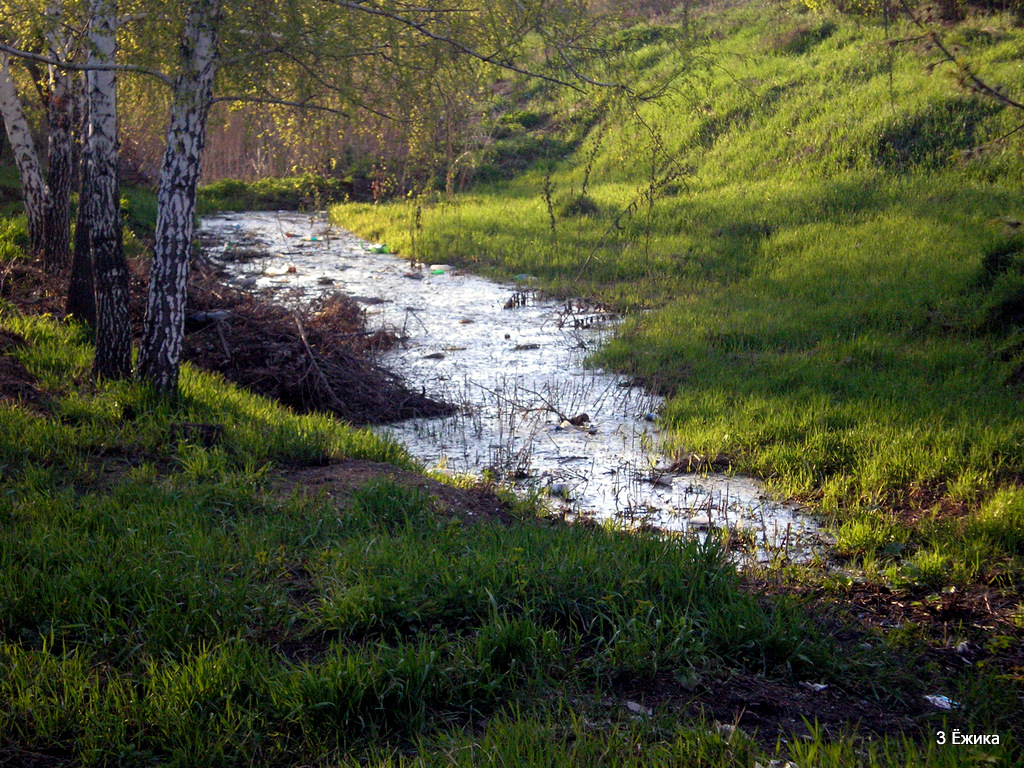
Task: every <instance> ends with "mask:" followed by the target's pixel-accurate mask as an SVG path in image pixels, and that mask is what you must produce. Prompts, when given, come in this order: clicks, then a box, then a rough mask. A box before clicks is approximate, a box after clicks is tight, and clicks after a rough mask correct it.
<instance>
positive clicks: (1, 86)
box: [0, 54, 45, 253]
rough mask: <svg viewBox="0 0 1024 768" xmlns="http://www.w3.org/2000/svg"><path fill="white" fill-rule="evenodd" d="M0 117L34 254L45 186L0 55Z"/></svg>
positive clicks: (38, 243) (38, 244) (37, 247)
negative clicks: (4, 129) (14, 168)
mask: <svg viewBox="0 0 1024 768" xmlns="http://www.w3.org/2000/svg"><path fill="white" fill-rule="evenodd" d="M0 117H2V118H3V121H4V128H6V130H7V138H8V140H9V141H10V142H11V150H12V151H13V152H14V163H15V165H16V166H17V168H18V178H19V180H20V181H21V199H22V200H23V201H24V203H25V215H26V216H27V217H28V239H29V248H30V249H31V251H32V252H33V253H41V252H42V250H43V199H44V195H45V192H44V190H45V183H44V182H43V171H42V168H40V166H39V156H38V155H37V154H36V145H35V143H34V142H33V140H32V132H31V130H30V129H29V126H28V121H27V120H26V119H25V112H24V110H23V109H22V106H21V99H20V98H19V97H18V89H17V87H16V86H15V84H14V78H13V77H12V76H11V70H10V67H9V66H8V57H7V56H6V55H5V54H0Z"/></svg>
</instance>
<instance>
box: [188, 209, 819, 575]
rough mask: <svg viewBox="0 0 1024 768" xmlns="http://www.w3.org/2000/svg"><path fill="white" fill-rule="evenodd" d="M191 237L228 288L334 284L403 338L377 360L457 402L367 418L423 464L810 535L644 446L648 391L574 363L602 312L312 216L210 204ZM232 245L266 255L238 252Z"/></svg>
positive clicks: (769, 539)
mask: <svg viewBox="0 0 1024 768" xmlns="http://www.w3.org/2000/svg"><path fill="white" fill-rule="evenodd" d="M200 233H201V235H202V236H203V237H204V238H205V239H206V240H207V241H209V242H212V243H213V245H210V246H209V250H208V252H207V253H208V256H210V257H211V258H212V259H213V260H215V261H218V262H221V263H223V265H224V266H225V268H227V269H228V271H229V272H230V274H231V275H232V277H233V279H234V280H235V282H236V284H238V285H241V286H244V287H246V288H249V289H252V290H262V289H269V290H273V291H280V292H282V293H288V294H289V295H294V292H295V291H301V292H302V294H303V295H305V296H307V297H309V296H315V295H319V294H321V293H323V292H324V291H325V290H341V291H343V292H345V293H347V294H349V295H351V296H353V297H355V298H356V299H357V300H358V301H359V302H360V304H361V305H362V306H363V307H364V308H365V311H366V314H367V319H368V323H369V325H370V327H385V328H388V329H391V330H393V331H394V332H396V333H397V334H398V335H399V336H400V337H401V338H402V339H403V343H402V344H400V345H398V346H396V348H395V349H394V350H392V351H389V352H387V353H385V354H383V355H382V357H381V359H380V362H381V363H382V364H383V365H385V366H386V367H388V368H390V369H392V370H393V371H395V372H397V373H399V374H401V375H402V376H403V377H404V378H405V379H406V380H407V381H408V382H409V384H410V385H411V386H422V387H423V388H424V389H425V391H426V394H427V395H429V396H431V397H434V398H435V399H440V400H445V401H447V402H450V403H453V404H455V405H457V406H459V412H458V413H457V414H456V415H454V416H451V417H446V418H433V419H412V420H408V421H404V422H399V423H396V424H392V425H389V426H387V427H382V428H380V429H381V430H382V431H384V432H387V433H389V434H391V435H393V436H394V437H396V438H397V439H398V440H400V441H401V442H403V443H404V444H405V445H406V446H408V449H409V450H410V452H411V453H412V454H413V455H415V456H416V457H417V458H419V459H420V460H421V461H423V462H424V463H425V464H426V465H427V466H428V467H435V468H441V469H443V470H445V471H448V472H454V473H470V474H473V475H480V474H482V473H483V472H485V471H489V472H490V473H491V474H492V475H493V476H495V477H498V478H500V479H502V480H505V481H509V482H514V483H515V484H516V487H517V488H520V489H523V490H524V491H529V490H531V489H534V490H537V491H539V492H542V493H546V494H548V495H549V496H550V498H551V501H552V503H553V505H554V506H556V507H560V508H562V509H564V510H565V511H566V512H567V513H568V514H570V515H573V516H594V517H596V518H598V519H608V518H612V519H615V520H617V521H621V522H622V523H624V524H627V525H631V526H635V525H643V524H646V525H652V526H656V527H658V528H661V529H664V530H674V531H680V530H700V531H703V530H707V529H709V528H728V529H729V530H733V531H734V532H736V531H739V532H740V533H742V534H744V536H743V537H742V538H743V540H746V541H749V542H757V543H758V544H764V545H768V546H776V547H785V548H786V549H787V550H790V549H792V553H793V554H794V555H795V556H799V555H801V554H804V555H806V553H807V552H808V551H809V546H810V543H812V542H814V541H815V540H817V538H818V532H817V528H816V526H815V525H814V523H813V521H811V520H810V518H808V517H806V516H804V515H802V514H800V512H799V509H798V508H797V507H796V506H795V505H792V504H783V503H778V502H775V501H772V500H771V499H769V498H767V497H766V496H765V495H764V493H763V492H762V490H761V489H760V487H759V486H758V485H757V483H756V482H755V481H753V480H750V479H746V478H740V477H735V476H726V475H716V474H710V475H704V474H694V473H678V472H671V471H668V469H667V468H668V467H669V465H670V462H669V461H668V458H667V457H665V456H663V455H661V454H659V453H658V450H657V448H658V443H659V439H658V431H657V413H658V410H659V407H660V405H661V401H660V399H659V398H657V397H656V396H654V395H651V394H650V393H647V392H645V391H644V390H643V389H641V388H640V387H637V386H633V385H632V383H631V382H630V381H629V380H628V379H626V378H625V377H623V376H620V375H618V374H614V373H608V372H605V371H602V370H600V369H593V368H587V367H585V364H584V363H585V360H586V357H587V355H588V354H589V353H591V352H592V351H593V350H595V349H596V348H597V347H598V346H599V345H600V344H601V342H602V340H603V338H604V337H605V335H606V334H608V333H611V332H612V331H613V329H614V326H615V323H616V322H617V320H618V318H617V317H615V316H614V315H612V314H610V313H608V312H605V311H602V310H601V309H600V308H596V307H588V306H586V305H585V304H583V303H581V302H569V303H567V302H564V301H555V300H551V299H546V298H543V297H539V296H537V295H535V293H534V291H533V290H532V288H531V285H532V282H533V280H532V278H531V277H530V276H528V275H521V276H519V278H517V283H516V284H513V285H502V284H498V283H495V282H491V281H489V280H485V279H483V278H481V277H477V276H474V275H470V274H466V273H462V272H459V271H458V270H454V269H452V268H451V267H449V266H448V265H444V264H434V265H418V266H414V265H412V264H411V263H410V262H409V261H407V260H404V259H401V258H398V257H397V256H394V255H390V254H387V253H379V252H375V251H381V250H384V249H382V248H381V247H379V246H378V247H373V246H371V245H370V244H368V243H367V242H366V241H364V240H361V239H359V238H358V237H356V236H355V235H353V234H352V233H350V232H347V231H345V230H341V229H338V228H334V227H330V226H329V224H328V223H327V221H326V219H325V218H324V217H323V216H322V215H317V216H312V217H311V216H309V215H303V214H297V213H241V214H224V215H220V216H215V217H209V218H207V219H204V220H203V222H202V226H201V231H200ZM240 251H250V252H252V251H255V252H258V253H261V254H266V255H265V256H260V257H257V258H254V259H253V258H250V259H245V260H241V259H238V258H237V256H236V255H235V254H237V253H238V252H240ZM584 415H585V416H586V418H584ZM737 538H740V537H737ZM759 551H760V550H759Z"/></svg>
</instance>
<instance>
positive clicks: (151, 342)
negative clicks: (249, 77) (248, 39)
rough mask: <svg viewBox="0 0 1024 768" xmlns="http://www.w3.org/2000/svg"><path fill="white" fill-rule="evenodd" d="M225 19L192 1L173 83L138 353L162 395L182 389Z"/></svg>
mask: <svg viewBox="0 0 1024 768" xmlns="http://www.w3.org/2000/svg"><path fill="white" fill-rule="evenodd" d="M220 20H221V6H220V0H194V2H192V3H190V4H189V9H188V15H187V17H186V19H185V31H184V37H183V40H182V45H181V57H182V60H181V70H180V73H179V75H178V78H177V80H176V81H175V84H174V97H173V103H172V105H171V120H170V127H169V128H168V130H167V148H166V150H165V152H164V158H163V165H162V167H161V169H160V184H159V188H158V191H157V218H156V242H155V244H154V246H153V264H152V267H151V269H150V277H149V297H148V300H147V304H146V321H145V324H144V327H143V332H142V342H141V346H140V348H139V375H140V376H141V378H142V379H143V380H145V381H147V382H149V383H150V384H152V386H153V387H154V389H156V391H157V392H159V393H161V394H173V393H174V392H175V391H176V390H177V387H178V367H179V363H180V360H181V348H182V344H183V343H184V339H185V302H186V296H187V285H188V268H189V257H190V255H191V248H192V234H193V228H194V216H195V205H196V186H197V185H198V183H199V172H200V169H201V165H202V155H203V145H204V142H205V140H206V118H207V115H208V114H209V111H210V101H211V97H212V95H213V81H214V77H215V75H216V70H217V47H218V32H219V29H218V28H219V25H220Z"/></svg>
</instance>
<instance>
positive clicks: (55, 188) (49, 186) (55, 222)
mask: <svg viewBox="0 0 1024 768" xmlns="http://www.w3.org/2000/svg"><path fill="white" fill-rule="evenodd" d="M62 12H63V6H62V5H61V4H60V3H53V4H51V5H49V6H48V7H47V11H46V15H47V16H49V17H50V19H49V22H48V23H49V25H50V29H49V30H48V33H47V40H48V42H49V48H50V56H51V57H53V58H55V59H63V58H64V56H65V55H66V51H65V50H64V48H65V47H66V46H64V45H62V44H61V41H60V38H61V35H60V33H59V28H60V23H61V16H62ZM49 71H50V88H49V94H48V96H47V110H46V114H47V122H48V123H49V135H50V141H49V147H48V151H47V162H46V195H45V202H44V206H43V265H44V266H45V268H46V269H48V270H51V271H55V270H58V269H61V268H63V267H66V266H67V265H68V262H69V261H70V257H71V251H70V248H69V240H70V237H71V172H72V168H71V166H72V162H71V156H72V147H71V87H70V83H69V81H68V74H67V72H64V71H63V70H61V69H59V68H57V67H55V66H53V65H50V67H49Z"/></svg>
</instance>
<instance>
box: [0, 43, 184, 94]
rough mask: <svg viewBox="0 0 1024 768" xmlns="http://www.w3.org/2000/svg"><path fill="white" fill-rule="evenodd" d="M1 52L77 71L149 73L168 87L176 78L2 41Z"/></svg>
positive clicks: (130, 66) (154, 70) (159, 72)
mask: <svg viewBox="0 0 1024 768" xmlns="http://www.w3.org/2000/svg"><path fill="white" fill-rule="evenodd" d="M0 52H2V53H6V54H9V55H11V56H14V57H15V58H19V59H27V60H29V61H38V62H41V63H43V64H50V65H52V66H54V67H60V68H61V69H68V70H72V71H75V72H136V73H138V74H142V75H149V76H150V77H155V78H156V79H157V80H159V81H160V82H161V83H163V84H164V85H166V86H168V87H173V86H174V78H172V77H171V76H170V75H167V74H165V73H163V72H161V71H159V70H157V69H150V68H149V67H140V66H137V65H135V64H78V63H76V62H73V61H62V60H61V59H54V58H51V57H50V56H44V55H43V54H41V53H32V52H31V51H24V50H22V49H20V48H15V47H14V46H11V45H7V44H6V43H0Z"/></svg>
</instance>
